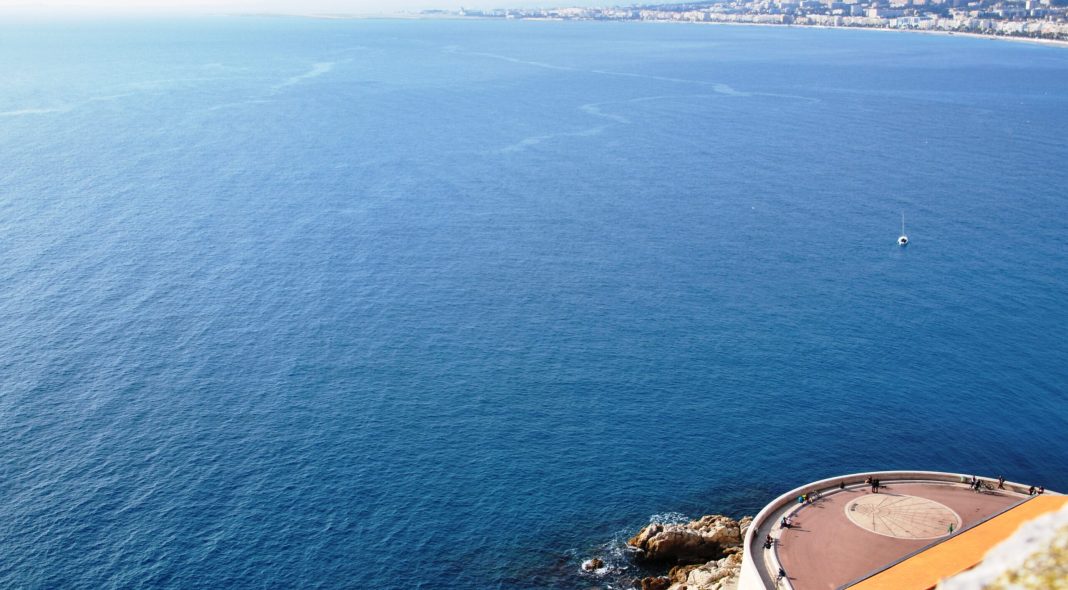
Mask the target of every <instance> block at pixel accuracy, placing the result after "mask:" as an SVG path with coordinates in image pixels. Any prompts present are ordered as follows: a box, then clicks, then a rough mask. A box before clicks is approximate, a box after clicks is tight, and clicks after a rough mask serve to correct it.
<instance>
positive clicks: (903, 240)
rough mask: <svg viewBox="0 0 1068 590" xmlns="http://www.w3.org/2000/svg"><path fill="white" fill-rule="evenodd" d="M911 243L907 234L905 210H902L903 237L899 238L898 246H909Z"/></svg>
mask: <svg viewBox="0 0 1068 590" xmlns="http://www.w3.org/2000/svg"><path fill="white" fill-rule="evenodd" d="M908 243H909V237H908V236H907V235H905V212H904V211H902V212H901V237H899V238H898V239H897V245H898V246H907V245H908Z"/></svg>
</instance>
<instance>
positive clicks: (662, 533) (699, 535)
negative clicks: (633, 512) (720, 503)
mask: <svg viewBox="0 0 1068 590" xmlns="http://www.w3.org/2000/svg"><path fill="white" fill-rule="evenodd" d="M750 520H751V519H750ZM744 521H745V519H743V521H742V522H744ZM742 522H739V521H737V520H734V519H733V518H730V517H727V516H723V515H720V514H713V515H709V516H704V517H701V518H700V519H699V520H694V521H691V522H688V523H686V524H667V525H665V524H650V525H649V526H647V527H645V528H644V529H642V530H641V531H640V532H639V533H638V534H637V535H635V536H634V537H632V538H631V539H630V540H629V541H627V544H628V545H630V546H631V547H634V548H635V549H637V550H638V553H637V556H636V557H637V559H638V560H639V561H644V562H651V563H673V564H679V565H688V564H699V563H705V562H708V561H709V560H715V559H720V558H722V557H725V556H726V555H727V554H728V553H729V551H728V549H733V548H737V547H741V545H742V540H743V536H742ZM746 526H748V523H746Z"/></svg>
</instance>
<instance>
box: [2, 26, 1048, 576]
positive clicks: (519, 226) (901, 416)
mask: <svg viewBox="0 0 1068 590" xmlns="http://www.w3.org/2000/svg"><path fill="white" fill-rule="evenodd" d="M1066 137H1068V50H1065V49H1062V48H1056V47H1046V46H1039V45H1031V44H1022V43H1007V42H1000V41H993V40H982V39H965V38H959V37H938V36H924V35H910V34H895V33H879V32H870V31H844V30H841V31H831V30H811V29H786V28H760V27H722V26H716V27H711V26H662V25H649V24H645V25H642V24H618V23H617V24H608V23H600V24H599V23H545V22H503V21H496V22H494V21H353V20H348V21H344V20H332V21H331V20H305V19H281V18H274V19H272V18H212V19H200V20H188V21H168V22H163V21H133V20H127V21H113V22H73V21H67V22H54V23H34V22H28V21H20V22H15V21H12V22H7V23H4V24H0V335H2V337H0V440H2V441H3V442H2V444H0V556H2V557H0V586H2V587H5V588H42V589H44V588H197V587H201V588H209V587H216V588H287V587H288V588H426V589H497V588H500V589H513V588H514V589H533V588H559V589H570V588H589V587H591V586H596V585H603V587H617V588H618V587H621V586H625V585H626V579H627V577H628V576H631V575H635V572H636V570H635V569H634V568H633V567H629V566H626V563H625V561H624V560H622V559H621V558H619V555H618V553H615V552H616V551H617V549H618V544H619V540H620V538H621V537H623V536H625V535H626V534H627V533H630V532H633V531H635V530H637V528H639V527H640V526H642V525H643V524H645V523H646V522H648V521H649V519H650V517H651V516H653V515H661V516H657V517H658V518H678V517H679V515H678V513H681V514H684V515H688V516H697V515H700V514H704V513H714V512H721V513H727V514H731V515H735V516H740V515H742V514H744V513H753V512H754V511H756V510H757V509H759V507H761V506H762V505H763V504H764V503H765V502H766V501H768V500H769V499H771V498H772V497H774V496H775V495H777V494H778V493H781V492H783V491H785V490H787V489H789V488H791V487H793V486H795V485H798V484H801V483H803V482H806V481H810V480H813V479H817V478H820V477H824V476H830V475H835V474H841V473H846V472H852V471H857V470H865V469H894V468H907V469H937V470H948V471H961V472H974V473H980V474H985V475H998V474H1004V475H1005V476H1006V477H1008V478H1009V479H1012V480H1018V481H1023V482H1033V483H1036V484H1045V485H1046V486H1047V487H1050V488H1052V489H1060V490H1064V491H1068V443H1066V442H1065V438H1064V433H1065V432H1066V427H1068V399H1066V396H1068V339H1066V338H1065V334H1068V305H1066V303H1068V192H1066V187H1068V141H1066V139H1065V138H1066ZM902 211H904V212H905V214H906V215H907V221H908V227H907V229H908V233H909V235H910V236H911V238H912V243H911V244H910V245H909V246H908V247H907V248H904V249H902V248H898V247H897V246H896V245H895V240H896V238H897V236H898V232H899V229H900V215H901V213H902ZM593 555H601V556H608V557H609V558H610V559H611V560H612V564H613V565H614V566H615V567H617V568H619V569H618V570H617V571H615V572H614V573H613V574H612V575H611V576H609V577H608V578H604V579H595V578H592V577H586V576H585V575H583V574H580V573H579V563H580V562H581V561H582V560H583V559H586V558H588V557H590V556H593Z"/></svg>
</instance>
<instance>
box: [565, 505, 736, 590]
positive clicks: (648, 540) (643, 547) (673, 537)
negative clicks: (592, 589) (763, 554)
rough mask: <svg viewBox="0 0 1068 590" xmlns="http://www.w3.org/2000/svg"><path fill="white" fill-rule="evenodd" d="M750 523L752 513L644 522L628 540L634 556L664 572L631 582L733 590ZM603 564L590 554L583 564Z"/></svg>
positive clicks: (644, 588) (667, 589) (663, 588)
mask: <svg viewBox="0 0 1068 590" xmlns="http://www.w3.org/2000/svg"><path fill="white" fill-rule="evenodd" d="M752 522H753V518H752V517H751V516H746V517H744V518H741V519H739V520H735V519H733V518H730V517H728V516H723V515H721V514H712V515H708V516H703V517H701V518H699V519H697V520H692V521H690V522H687V523H682V524H660V523H653V524H650V525H648V526H646V527H645V528H643V529H642V530H641V531H639V532H638V534H636V535H634V536H633V537H631V538H630V539H629V540H628V541H627V545H628V546H629V547H631V548H632V550H633V551H634V553H633V558H634V561H636V562H638V563H640V564H643V565H648V566H660V567H663V568H670V569H669V570H668V571H667V572H666V575H662V576H650V577H645V578H641V579H636V580H634V584H633V585H634V586H635V587H638V588H641V590H735V588H737V586H738V575H739V573H740V572H741V568H742V547H743V544H744V542H745V533H746V531H747V530H748V529H749V525H750V524H751V523H752ZM603 565H604V562H603V561H602V560H600V559H599V558H593V559H590V560H589V561H587V562H585V563H584V564H583V565H582V567H583V569H585V570H587V571H595V570H598V569H599V568H601V567H603Z"/></svg>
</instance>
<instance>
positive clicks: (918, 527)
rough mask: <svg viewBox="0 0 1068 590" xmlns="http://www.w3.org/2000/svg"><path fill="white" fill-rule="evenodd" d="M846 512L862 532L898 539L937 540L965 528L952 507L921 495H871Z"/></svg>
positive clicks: (854, 503) (851, 503)
mask: <svg viewBox="0 0 1068 590" xmlns="http://www.w3.org/2000/svg"><path fill="white" fill-rule="evenodd" d="M845 513H846V516H848V517H849V520H850V521H852V522H853V524H855V525H857V526H859V527H860V528H862V529H865V530H868V531H871V532H873V533H876V534H879V535H885V536H887V537H895V538H898V539H933V538H935V537H942V536H945V535H947V534H949V532H950V529H949V526H950V525H953V530H956V529H959V528H960V525H961V518H960V516H959V515H958V514H957V513H956V512H954V511H953V510H952V509H951V508H949V507H947V506H945V505H943V504H939V503H938V502H935V501H934V500H928V499H927V498H920V497H918V496H905V495H898V494H868V495H865V496H861V497H860V498H857V499H856V500H853V501H852V502H850V503H848V504H846V506H845Z"/></svg>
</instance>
